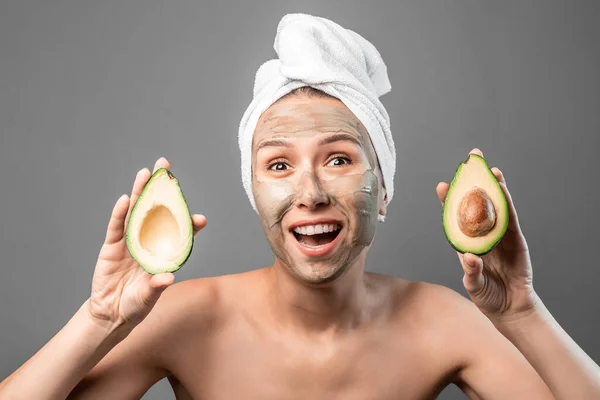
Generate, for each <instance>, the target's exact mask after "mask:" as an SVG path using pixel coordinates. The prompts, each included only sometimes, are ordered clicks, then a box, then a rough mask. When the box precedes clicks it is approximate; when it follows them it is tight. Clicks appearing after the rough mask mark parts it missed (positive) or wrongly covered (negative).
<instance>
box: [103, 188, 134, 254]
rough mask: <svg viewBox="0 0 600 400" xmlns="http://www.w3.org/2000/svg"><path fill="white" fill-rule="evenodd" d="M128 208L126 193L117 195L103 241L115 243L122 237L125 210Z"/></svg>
mask: <svg viewBox="0 0 600 400" xmlns="http://www.w3.org/2000/svg"><path fill="white" fill-rule="evenodd" d="M128 209H129V196H127V195H126V194H124V195H122V196H121V197H119V199H118V200H117V202H116V203H115V205H114V207H113V210H112V214H111V216H110V221H109V222H108V228H107V229H106V237H105V238H104V243H106V244H113V243H117V242H118V241H119V240H121V239H122V238H123V234H124V232H125V217H126V215H127V210H128Z"/></svg>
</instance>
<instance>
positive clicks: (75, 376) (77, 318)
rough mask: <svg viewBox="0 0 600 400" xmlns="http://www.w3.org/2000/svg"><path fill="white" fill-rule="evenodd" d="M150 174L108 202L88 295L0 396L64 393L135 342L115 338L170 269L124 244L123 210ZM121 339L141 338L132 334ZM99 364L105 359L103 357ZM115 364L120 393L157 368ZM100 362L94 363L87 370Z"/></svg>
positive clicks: (140, 314) (149, 304)
mask: <svg viewBox="0 0 600 400" xmlns="http://www.w3.org/2000/svg"><path fill="white" fill-rule="evenodd" d="M161 167H165V168H169V163H168V161H167V160H165V159H160V160H158V161H157V162H156V165H155V170H156V169H158V168H161ZM150 175H151V174H150V171H149V170H148V169H143V170H141V171H140V172H139V173H138V175H137V177H136V180H135V183H134V185H133V190H132V194H131V199H130V198H129V197H128V196H126V195H123V196H121V198H119V200H118V201H117V202H116V204H115V206H114V208H113V211H112V215H111V218H110V222H109V224H108V228H107V232H106V237H105V241H104V244H103V246H102V249H101V250H100V255H99V256H98V261H97V263H96V268H95V270H94V278H93V281H92V291H91V296H90V298H89V299H88V300H87V301H86V302H85V303H84V304H83V305H82V306H81V307H80V309H79V311H78V312H77V313H76V314H75V315H74V316H73V317H72V318H71V320H70V321H69V322H68V323H67V324H66V325H65V326H64V327H63V328H62V329H61V330H60V331H59V332H58V333H57V334H56V335H55V336H54V337H53V338H52V339H51V340H50V341H49V342H48V343H47V344H46V345H45V346H44V347H42V348H41V349H40V350H39V351H38V352H37V353H36V354H35V355H34V356H33V357H31V358H30V359H29V360H28V361H27V362H26V363H25V364H23V365H22V366H21V367H20V368H18V369H17V370H16V371H15V372H14V373H12V374H11V375H10V376H9V377H8V378H6V379H5V380H4V381H3V382H1V383H0V398H3V399H4V398H9V399H64V398H66V397H67V396H68V395H69V393H70V392H71V391H72V390H73V388H74V387H75V386H76V385H78V382H80V381H81V380H82V378H84V376H86V374H88V373H89V372H90V370H91V369H92V368H93V367H94V366H95V365H96V364H97V363H98V362H99V361H100V360H102V359H103V358H105V359H109V360H114V357H117V356H118V355H119V354H121V353H122V351H119V350H117V349H119V348H123V349H126V348H135V346H133V345H128V346H119V343H121V342H122V341H124V339H125V338H126V337H128V338H129V337H131V336H132V335H135V333H136V332H139V331H143V330H140V329H134V327H135V326H136V325H137V324H139V323H140V322H141V321H143V320H144V319H145V318H146V316H147V315H148V314H149V313H150V310H151V309H152V308H153V307H154V305H155V304H156V302H157V301H158V299H159V298H160V296H161V294H162V292H163V291H164V290H165V289H166V288H167V287H168V286H169V285H171V284H172V283H173V280H174V276H173V274H170V273H166V274H156V275H150V274H148V273H146V272H145V271H144V270H143V269H142V268H141V267H140V266H139V265H138V264H137V263H136V262H135V260H133V258H132V257H131V255H130V254H129V251H128V250H127V246H126V244H125V237H124V236H125V235H124V231H125V227H126V225H127V219H128V216H129V215H130V213H131V210H132V208H133V205H134V204H135V202H136V200H137V198H138V197H139V195H140V193H141V191H142V189H143V187H144V185H145V184H146V182H147V181H148V179H149V178H150ZM193 222H194V234H196V233H197V232H198V231H199V230H200V229H202V228H203V227H204V225H205V224H206V219H205V218H204V217H202V216H200V215H194V216H193ZM125 342H129V343H143V341H139V340H136V339H129V340H128V341H125ZM113 348H115V350H112V351H111V349H113ZM107 354H108V356H107ZM105 356H107V357H105ZM101 364H102V365H103V366H107V365H110V363H109V362H103V363H101ZM118 364H119V365H120V366H128V367H130V370H129V371H128V372H127V373H126V374H121V375H122V376H126V377H130V378H131V379H127V380H124V382H123V388H124V389H123V390H122V392H120V393H122V394H121V395H125V396H127V393H128V391H127V389H128V388H130V387H131V388H134V387H135V388H136V389H131V390H137V391H139V390H142V389H144V387H146V385H149V384H150V385H151V384H152V383H153V380H154V379H158V377H159V376H160V373H162V371H160V370H159V369H157V368H155V367H153V364H152V363H149V362H148V360H145V359H144V358H143V357H133V356H132V357H127V359H125V360H124V361H123V362H120V363H118ZM102 368H104V367H98V368H96V369H95V371H92V375H93V374H96V373H97V371H100V370H101V369H102ZM115 368H116V367H115ZM136 374H137V375H136ZM113 376H115V375H114V374H113ZM32 383H35V384H32ZM79 387H80V388H81V387H83V385H79ZM102 397H104V396H102ZM112 398H113V399H114V398H115V397H112Z"/></svg>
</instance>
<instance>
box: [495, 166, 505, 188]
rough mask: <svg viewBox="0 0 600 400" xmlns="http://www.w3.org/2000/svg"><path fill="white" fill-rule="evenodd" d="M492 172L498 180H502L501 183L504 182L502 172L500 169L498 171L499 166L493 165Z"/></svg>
mask: <svg viewBox="0 0 600 400" xmlns="http://www.w3.org/2000/svg"><path fill="white" fill-rule="evenodd" d="M492 173H493V174H494V176H495V177H496V179H498V182H502V183H504V184H506V179H504V174H503V173H502V171H500V169H499V168H497V167H493V168H492Z"/></svg>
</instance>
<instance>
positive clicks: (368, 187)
mask: <svg viewBox="0 0 600 400" xmlns="http://www.w3.org/2000/svg"><path fill="white" fill-rule="evenodd" d="M335 133H344V134H349V135H351V136H353V137H354V138H355V140H356V142H358V143H359V146H360V147H361V149H362V152H361V153H362V158H363V159H362V160H356V164H355V165H351V166H348V167H345V166H344V168H347V169H343V170H340V169H338V170H335V171H336V172H335V173H331V171H334V170H333V169H332V168H335V167H330V166H326V167H322V166H321V165H317V166H313V164H311V163H310V162H307V163H300V162H298V163H297V164H298V165H297V166H296V167H295V168H294V171H293V172H292V173H288V174H286V175H285V176H284V177H279V176H277V175H274V174H271V175H269V174H268V173H265V172H264V171H261V172H260V173H257V172H256V169H257V162H256V159H257V157H256V153H257V151H260V150H256V149H255V150H254V154H253V160H254V161H253V193H254V199H255V203H256V207H257V211H258V213H259V216H260V219H261V224H262V226H263V229H264V231H265V234H266V236H267V240H268V241H269V244H270V245H271V248H272V250H273V252H274V253H275V255H276V257H277V258H278V259H279V260H280V261H281V262H282V263H283V264H284V265H285V266H287V269H288V270H289V271H290V272H291V273H292V274H293V275H294V276H296V277H297V278H299V279H301V280H302V281H305V282H309V283H326V282H330V281H333V280H335V279H336V278H337V277H339V276H341V275H342V274H343V273H344V272H345V271H346V270H347V268H348V267H349V266H350V265H351V264H352V262H353V261H354V260H355V259H356V257H357V256H358V255H359V254H360V252H361V251H362V250H363V249H364V248H365V247H367V246H369V245H370V244H371V242H372V241H373V238H374V236H375V230H376V225H377V215H378V211H379V180H378V177H377V175H376V174H375V173H374V171H373V169H372V165H375V162H376V159H374V150H373V149H372V147H369V145H370V143H366V141H368V140H370V139H369V138H368V135H367V134H366V132H364V128H363V127H362V124H361V123H360V121H358V119H357V118H356V117H354V115H353V114H352V113H351V112H349V110H347V109H344V108H342V107H340V106H338V105H323V104H291V105H290V104H284V105H280V106H279V107H276V108H275V109H273V110H267V112H265V114H263V117H262V118H261V122H260V123H259V124H258V125H257V131H256V134H255V144H257V143H261V141H264V140H272V139H285V140H290V142H292V143H296V144H299V143H307V142H305V141H308V140H313V141H316V140H318V139H319V138H321V137H327V136H331V134H335ZM294 141H295V142H294ZM303 141H304V142H303ZM257 147H260V145H259V146H257ZM307 148H308V149H318V147H317V146H315V147H307ZM296 151H297V152H300V150H296ZM308 152H310V150H307V151H306V152H304V153H303V154H302V157H300V156H298V157H299V158H302V159H309V160H311V154H307V153H308ZM315 153H316V150H315ZM300 164H302V166H304V167H302V166H301V165H300ZM307 165H310V167H308V166H307ZM259 168H262V166H261V167H259ZM328 168H329V169H328ZM339 171H343V172H339ZM315 205H318V206H315ZM307 207H308V208H307ZM309 208H310V210H309ZM321 217H323V218H331V219H335V220H338V221H340V225H341V230H340V231H339V233H338V235H339V236H340V238H337V239H339V243H338V244H337V245H336V248H335V250H334V251H332V252H330V253H328V254H327V255H326V256H323V257H308V256H306V255H305V254H303V253H301V252H300V251H299V250H298V249H297V243H294V241H296V240H297V238H296V237H295V235H294V233H293V232H292V231H291V230H290V225H291V224H292V223H294V222H296V221H298V220H300V219H314V218H321Z"/></svg>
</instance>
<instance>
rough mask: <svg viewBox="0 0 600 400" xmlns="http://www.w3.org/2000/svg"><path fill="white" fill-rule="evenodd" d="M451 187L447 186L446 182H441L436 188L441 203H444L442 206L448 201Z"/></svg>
mask: <svg viewBox="0 0 600 400" xmlns="http://www.w3.org/2000/svg"><path fill="white" fill-rule="evenodd" d="M449 187H450V185H449V184H447V183H446V182H440V183H438V184H437V187H436V188H435V191H436V193H437V195H438V199H439V200H440V203H442V205H444V200H445V199H446V194H448V188H449Z"/></svg>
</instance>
